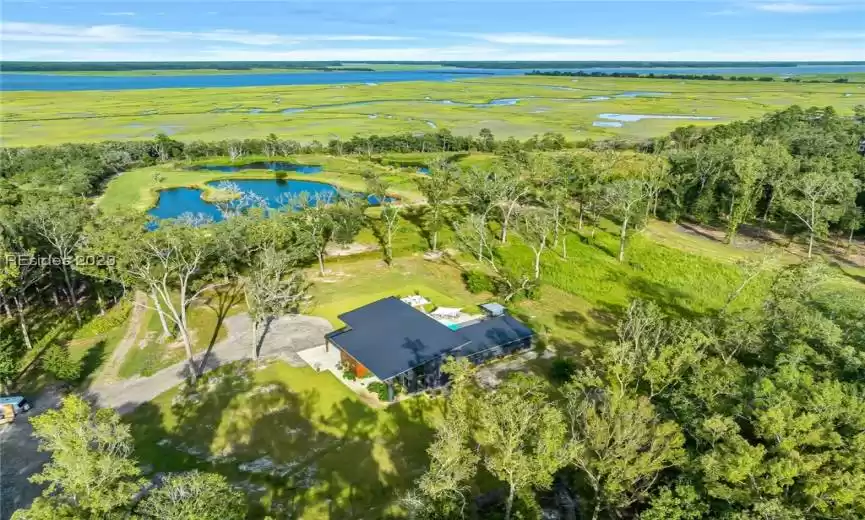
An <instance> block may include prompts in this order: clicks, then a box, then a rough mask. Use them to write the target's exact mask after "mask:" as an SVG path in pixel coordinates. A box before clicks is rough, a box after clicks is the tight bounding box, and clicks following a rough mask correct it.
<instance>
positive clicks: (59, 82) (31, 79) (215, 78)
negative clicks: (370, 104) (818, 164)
mask: <svg viewBox="0 0 865 520" xmlns="http://www.w3.org/2000/svg"><path fill="white" fill-rule="evenodd" d="M530 70H531V69H457V70H453V69H451V70H441V69H433V70H397V71H376V72H360V71H346V72H322V71H312V72H293V73H284V72H282V73H274V74H243V73H240V74H232V73H230V72H227V73H225V74H189V75H178V76H111V75H105V76H100V75H97V74H93V75H86V76H72V75H65V74H17V73H12V72H10V73H0V91H4V90H5V91H13V90H132V89H154V88H204V87H258V86H276V85H327V84H338V83H361V84H368V85H370V86H375V85H377V84H378V83H387V82H393V81H452V80H458V79H465V78H477V77H487V76H514V75H521V74H524V73H526V72H529V71H530ZM556 70H570V71H577V70H583V71H585V72H606V73H612V72H637V73H640V74H649V73H655V74H720V75H723V76H731V75H740V74H767V75H773V74H780V75H789V76H795V75H799V74H845V73H851V72H865V64H860V65H797V66H794V67H748V66H742V67H642V68H641V67H621V68H615V67H596V68H583V69H556Z"/></svg>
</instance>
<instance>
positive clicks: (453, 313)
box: [430, 307, 462, 320]
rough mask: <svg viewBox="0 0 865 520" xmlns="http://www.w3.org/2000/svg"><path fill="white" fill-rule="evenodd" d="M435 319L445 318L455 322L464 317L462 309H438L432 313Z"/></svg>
mask: <svg viewBox="0 0 865 520" xmlns="http://www.w3.org/2000/svg"><path fill="white" fill-rule="evenodd" d="M430 314H431V315H432V317H434V318H445V319H452V320H455V319H457V318H459V317H460V316H462V309H460V308H457V307H436V310H434V311H432V313H430Z"/></svg>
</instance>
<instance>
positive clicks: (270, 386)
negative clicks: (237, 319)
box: [126, 362, 440, 519]
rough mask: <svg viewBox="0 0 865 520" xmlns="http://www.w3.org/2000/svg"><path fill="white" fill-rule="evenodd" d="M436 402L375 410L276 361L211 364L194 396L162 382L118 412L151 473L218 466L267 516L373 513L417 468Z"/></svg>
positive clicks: (381, 512) (380, 513)
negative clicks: (164, 387) (165, 388)
mask: <svg viewBox="0 0 865 520" xmlns="http://www.w3.org/2000/svg"><path fill="white" fill-rule="evenodd" d="M439 406H440V401H438V400H436V399H433V398H428V397H422V398H419V399H411V400H408V401H404V402H402V403H399V404H397V405H394V406H390V407H388V408H386V409H384V410H376V409H373V408H370V407H368V406H367V405H366V404H364V403H363V402H361V400H360V399H359V398H358V397H357V396H356V395H355V394H354V393H353V392H352V391H351V390H349V389H348V388H347V387H346V386H345V385H343V384H342V383H341V382H339V381H338V380H337V379H336V378H335V377H333V375H332V374H330V373H329V372H323V373H318V372H315V371H313V370H312V369H311V368H293V367H290V366H288V365H286V364H284V363H282V362H276V363H273V364H270V365H267V366H264V367H253V366H248V365H243V364H235V365H231V366H228V367H225V368H224V369H220V370H219V371H217V372H212V373H210V374H209V375H208V376H207V377H206V381H204V382H203V384H202V385H201V387H200V390H199V391H198V392H196V393H195V395H194V396H192V395H189V394H187V393H184V391H183V390H182V389H180V388H176V389H173V390H170V391H169V392H166V393H165V394H163V395H161V396H159V397H157V398H156V399H155V400H153V401H152V402H150V403H146V404H144V405H142V406H141V407H139V408H138V409H137V410H136V411H135V412H133V413H132V414H131V415H129V416H127V417H126V420H127V422H128V423H129V424H130V425H131V427H132V432H133V436H134V438H135V443H136V455H137V456H138V457H139V458H140V459H141V462H142V463H145V464H148V465H150V467H151V468H152V470H153V471H156V472H159V471H181V470H188V469H192V468H199V469H206V470H209V471H218V472H220V473H224V474H226V475H227V476H228V477H229V478H230V479H231V480H232V481H234V482H235V483H236V484H239V485H241V486H243V487H244V488H245V489H246V490H247V496H248V497H249V499H250V501H251V502H252V503H253V504H254V505H255V504H260V505H261V506H264V507H266V508H268V509H269V510H270V511H271V515H273V517H276V518H304V519H326V518H358V519H378V518H383V517H385V514H386V512H387V510H388V508H389V507H393V506H392V503H393V501H394V499H395V497H397V496H398V494H399V493H401V492H404V491H405V490H407V489H409V488H410V487H411V486H412V482H413V480H414V478H416V477H417V476H419V475H420V474H421V473H422V472H423V471H424V468H425V467H426V464H427V458H426V453H425V449H426V446H427V445H428V443H429V442H430V439H431V437H432V432H433V430H432V425H433V424H434V420H435V418H436V417H437V416H440V412H439ZM259 507H260V506H259ZM256 513H258V514H256ZM259 516H260V510H256V509H254V510H253V517H259Z"/></svg>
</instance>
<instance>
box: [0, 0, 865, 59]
mask: <svg viewBox="0 0 865 520" xmlns="http://www.w3.org/2000/svg"><path fill="white" fill-rule="evenodd" d="M0 19H2V26H0V44H2V45H0V57H2V59H4V60H46V61H47V60H50V61H89V60H94V61H120V60H127V61H169V60H353V61H363V60H403V61H406V60H668V61H677V60H708V61H711V60H735V61H757V60H790V61H793V60H815V61H818V60H865V1H862V0H856V1H850V0H790V1H783V0H777V1H773V0H765V1H764V0H741V1H700V0H690V1H663V2H658V1H649V0H644V1H618V0H606V1H603V2H598V1H594V2H592V1H566V0H559V1H550V2H544V1H507V0H505V1H501V0H499V1H484V0H481V1H457V0H452V1H446V0H445V1H441V0H440V1H437V2H427V1H413V0H398V1H394V0H392V1H381V0H379V1H342V2H332V1H326V0H324V1H322V0H318V1H315V0H305V1H266V2H261V1H245V0H235V1H232V2H224V1H223V2H220V1H212V0H209V1H203V0H202V1H188V0H173V1H153V0H145V1H117V0H112V1H101V2H76V1H57V0H28V1H25V0H3V9H2V11H0Z"/></svg>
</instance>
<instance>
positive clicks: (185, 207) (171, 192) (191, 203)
mask: <svg viewBox="0 0 865 520" xmlns="http://www.w3.org/2000/svg"><path fill="white" fill-rule="evenodd" d="M221 182H224V181H213V182H208V183H207V185H208V186H212V187H215V188H216V187H219V183H221ZM230 182H232V183H233V184H235V185H236V186H237V187H238V189H240V191H242V192H244V193H253V194H255V195H257V196H259V197H261V198H262V199H264V201H265V202H266V203H267V206H268V207H269V208H273V209H279V208H284V207H285V204H286V201H287V200H288V199H289V198H290V197H292V196H295V195H299V194H301V193H307V194H309V195H310V196H311V197H313V196H327V197H332V198H333V199H334V200H335V199H336V198H337V197H339V195H340V190H337V189H336V188H335V187H334V186H332V185H330V184H326V183H323V182H312V181H296V180H288V181H285V180H277V179H236V180H231V181H230ZM343 193H344V192H343ZM201 194H202V192H201V190H199V189H198V188H170V189H167V190H162V191H160V192H159V200H158V201H157V202H156V206H155V207H153V209H151V210H150V211H148V214H150V215H152V216H154V217H156V218H158V219H171V218H178V217H180V216H181V215H183V214H185V213H192V214H193V215H198V214H203V215H206V216H208V217H210V218H211V219H213V221H214V222H219V221H220V220H223V216H222V213H221V212H220V211H219V208H218V207H217V206H216V204H213V203H210V202H207V201H205V200H203V199H202V198H201ZM358 195H359V196H364V195H362V194H358ZM367 200H369V202H370V204H372V205H377V204H378V202H379V201H378V199H376V198H375V197H374V196H372V195H369V196H367Z"/></svg>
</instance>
